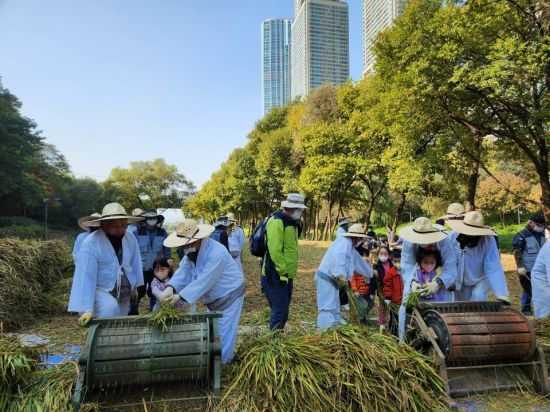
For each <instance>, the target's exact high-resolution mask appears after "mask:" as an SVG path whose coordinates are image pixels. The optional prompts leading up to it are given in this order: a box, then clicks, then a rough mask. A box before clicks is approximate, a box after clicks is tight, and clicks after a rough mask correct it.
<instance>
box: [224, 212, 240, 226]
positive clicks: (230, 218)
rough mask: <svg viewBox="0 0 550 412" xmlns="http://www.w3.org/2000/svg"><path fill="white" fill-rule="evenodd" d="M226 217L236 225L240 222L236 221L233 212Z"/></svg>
mask: <svg viewBox="0 0 550 412" xmlns="http://www.w3.org/2000/svg"><path fill="white" fill-rule="evenodd" d="M225 217H227V218H228V219H229V221H230V222H234V223H237V222H238V220H237V219H235V213H233V212H228V213H227V214H226V215H225Z"/></svg>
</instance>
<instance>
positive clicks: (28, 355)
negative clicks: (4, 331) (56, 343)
mask: <svg viewBox="0 0 550 412" xmlns="http://www.w3.org/2000/svg"><path fill="white" fill-rule="evenodd" d="M41 354H42V351H41V349H39V348H30V347H26V346H23V345H22V344H21V341H20V340H19V338H17V337H15V336H6V335H0V410H6V408H7V406H8V405H9V404H10V399H11V396H12V392H13V391H14V390H17V388H18V387H19V386H20V385H23V384H26V383H27V382H29V381H30V378H31V375H32V373H33V371H34V369H35V367H36V365H37V363H38V361H39V359H40V355H41Z"/></svg>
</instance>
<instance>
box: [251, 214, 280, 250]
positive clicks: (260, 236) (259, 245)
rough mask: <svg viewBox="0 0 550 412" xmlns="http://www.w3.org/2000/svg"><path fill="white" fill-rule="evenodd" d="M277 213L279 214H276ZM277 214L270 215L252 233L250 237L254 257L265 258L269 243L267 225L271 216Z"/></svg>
mask: <svg viewBox="0 0 550 412" xmlns="http://www.w3.org/2000/svg"><path fill="white" fill-rule="evenodd" d="M275 213H277V212H275ZM275 213H273V214H271V215H269V216H268V217H266V218H265V219H264V220H262V221H261V222H260V223H258V225H257V226H256V229H254V232H252V236H250V241H249V248H250V253H251V254H252V256H257V257H261V258H263V257H264V256H265V253H266V252H267V241H266V224H267V221H268V220H269V218H270V217H271V216H273V215H274V214H275Z"/></svg>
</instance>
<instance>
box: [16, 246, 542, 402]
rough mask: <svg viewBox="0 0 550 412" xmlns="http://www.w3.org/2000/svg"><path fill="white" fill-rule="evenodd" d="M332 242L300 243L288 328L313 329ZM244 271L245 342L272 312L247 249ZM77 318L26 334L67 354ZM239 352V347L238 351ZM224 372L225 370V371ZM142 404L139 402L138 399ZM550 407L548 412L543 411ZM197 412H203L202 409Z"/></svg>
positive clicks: (46, 323) (79, 340)
mask: <svg viewBox="0 0 550 412" xmlns="http://www.w3.org/2000/svg"><path fill="white" fill-rule="evenodd" d="M329 244H330V242H311V241H300V261H299V273H298V276H297V277H296V279H295V283H294V294H293V300H292V304H291V309H290V310H291V313H290V319H289V322H288V328H289V329H300V330H304V329H305V330H313V329H314V328H315V321H316V317H317V305H316V295H315V282H314V273H315V270H316V269H317V266H318V265H319V263H320V261H321V258H322V257H323V255H324V253H325V251H326V249H327V247H328V246H329ZM502 261H503V265H504V268H505V271H506V276H507V279H508V286H509V289H510V295H511V298H512V303H513V305H514V307H516V308H517V307H519V297H520V294H521V288H520V285H519V282H518V280H517V277H516V274H515V263H514V259H513V257H512V256H511V255H507V254H505V255H503V256H502ZM243 268H244V272H245V278H246V284H247V292H246V297H245V303H244V309H243V312H242V317H241V322H240V325H241V332H243V333H241V334H240V338H239V339H240V340H242V339H245V338H246V337H247V334H246V333H244V332H248V331H250V330H251V329H254V330H256V329H267V325H268V322H269V309H268V304H267V300H266V299H265V297H264V296H263V295H262V293H261V286H260V266H259V262H258V259H257V258H255V257H253V256H251V255H250V254H249V253H248V250H247V249H245V251H244V253H243ZM147 306H148V302H147V300H146V299H144V300H143V301H142V305H141V311H142V313H144V312H146V311H147ZM76 320H77V317H76V316H74V315H55V316H52V317H50V318H48V319H38V320H36V322H34V323H33V324H31V325H30V326H29V327H28V328H26V329H25V332H35V333H37V334H39V335H41V336H45V337H49V338H50V339H51V341H50V351H51V352H52V353H54V354H60V353H66V350H67V349H68V347H69V346H72V345H82V344H83V343H84V340H85V334H86V333H85V330H84V329H81V328H78V327H77V326H76ZM237 350H238V348H237ZM222 373H223V370H222ZM138 401H139V400H138ZM471 401H472V402H474V403H475V402H481V403H482V404H476V405H477V406H476V408H477V410H487V411H508V410H509V411H523V410H526V411H530V410H535V409H532V407H537V408H542V409H536V410H549V411H550V401H547V400H546V399H541V398H540V397H538V396H536V395H535V394H530V393H528V394H518V393H511V394H498V396H495V395H491V396H484V397H473V398H472V399H471ZM167 405H168V404H160V405H158V404H157V405H156V406H155V407H154V408H153V409H148V410H174V409H173V407H174V406H175V405H173V404H171V405H170V406H167ZM544 408H549V409H544ZM130 410H136V411H137V410H139V411H143V410H144V408H142V407H134V408H130ZM197 410H201V408H200V407H199V408H198V409H197Z"/></svg>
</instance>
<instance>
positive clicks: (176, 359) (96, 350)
mask: <svg viewBox="0 0 550 412" xmlns="http://www.w3.org/2000/svg"><path fill="white" fill-rule="evenodd" d="M221 316H222V314H221V313H220V312H208V313H195V314H186V315H184V316H182V318H181V319H177V320H174V321H173V322H171V323H170V324H169V325H168V326H167V329H166V330H165V331H163V330H160V329H159V328H158V327H156V326H152V325H150V324H149V318H148V317H147V316H125V317H114V318H104V319H94V320H93V321H92V322H90V325H89V327H88V335H87V339H86V345H85V346H84V348H83V350H82V353H81V355H80V357H79V361H78V364H79V377H78V380H77V384H76V387H75V392H74V396H73V406H74V409H75V411H77V410H78V409H79V407H80V403H81V401H82V399H83V396H84V393H85V391H93V390H95V389H105V388H115V387H125V386H126V387H127V386H129V385H149V384H154V383H159V382H177V381H193V382H195V383H200V384H201V385H202V386H203V387H208V388H211V389H212V391H213V394H214V396H215V397H218V396H219V395H220V370H221V339H220V334H219V330H218V322H216V318H219V317H221Z"/></svg>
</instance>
